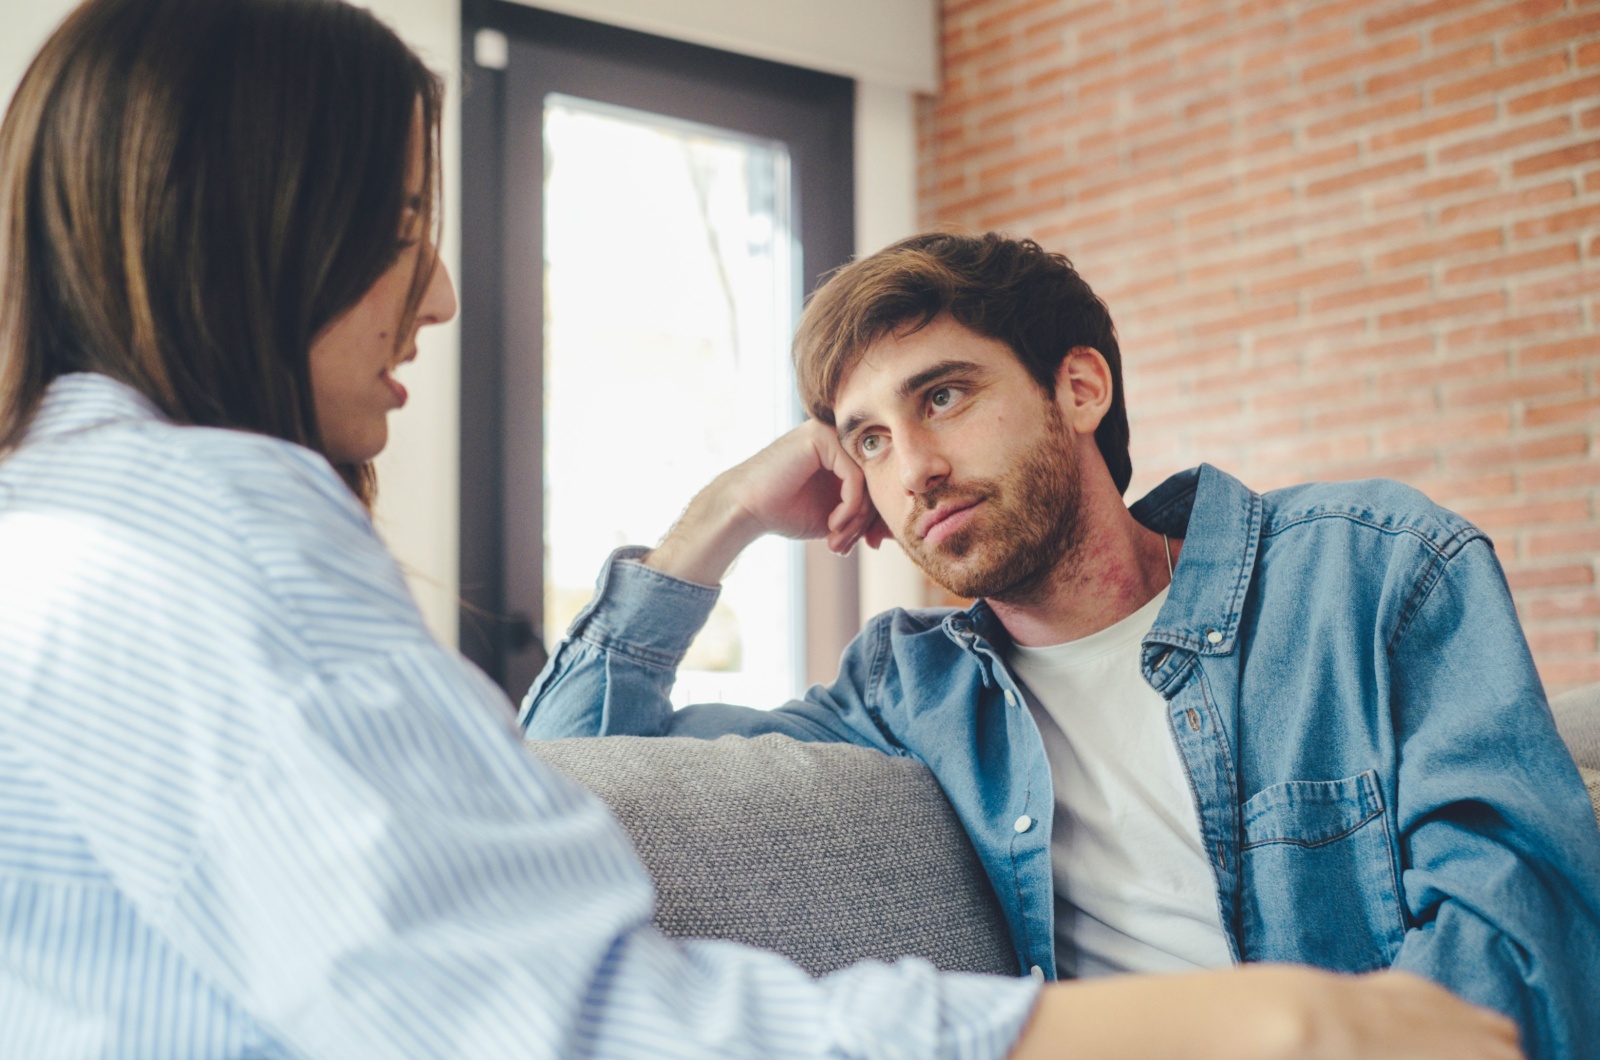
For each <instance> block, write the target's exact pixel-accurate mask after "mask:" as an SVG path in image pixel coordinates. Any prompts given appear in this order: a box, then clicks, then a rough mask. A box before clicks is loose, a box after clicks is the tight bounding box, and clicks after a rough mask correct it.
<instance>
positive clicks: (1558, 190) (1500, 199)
mask: <svg viewBox="0 0 1600 1060" xmlns="http://www.w3.org/2000/svg"><path fill="white" fill-rule="evenodd" d="M1574 194H1575V193H1574V191H1573V190H1572V182H1571V181H1570V180H1558V181H1553V182H1552V183H1549V184H1540V185H1539V186H1538V187H1534V188H1524V189H1520V190H1518V191H1508V192H1503V193H1501V194H1499V195H1490V196H1488V197H1487V198H1482V199H1474V200H1472V201H1471V202H1464V203H1457V204H1456V205H1453V206H1445V207H1442V208H1441V209H1440V210H1439V223H1440V224H1441V225H1451V224H1454V223H1455V222H1457V221H1471V220H1475V219H1477V218H1479V217H1495V218H1500V219H1504V218H1505V217H1506V215H1507V214H1512V213H1516V212H1517V211H1519V210H1523V209H1525V208H1527V207H1530V206H1543V205H1545V204H1547V203H1552V202H1560V201H1561V200H1563V199H1570V198H1572V197H1573V195H1574Z"/></svg>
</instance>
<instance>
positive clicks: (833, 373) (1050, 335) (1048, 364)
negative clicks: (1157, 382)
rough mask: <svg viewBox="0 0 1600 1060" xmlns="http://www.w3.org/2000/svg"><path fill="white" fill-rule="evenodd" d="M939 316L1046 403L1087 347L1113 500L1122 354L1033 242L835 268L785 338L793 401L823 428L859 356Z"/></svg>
mask: <svg viewBox="0 0 1600 1060" xmlns="http://www.w3.org/2000/svg"><path fill="white" fill-rule="evenodd" d="M942 313H948V314H950V316H951V317H952V318H953V319H954V320H955V321H956V323H958V324H961V325H962V326H964V327H967V328H970V329H971V330H972V331H974V332H976V333H978V334H979V335H983V336H985V337H986V338H991V339H995V340H998V341H1000V342H1003V343H1005V344H1006V345H1007V346H1009V347H1011V350H1012V352H1013V353H1015V354H1016V355H1017V359H1018V360H1019V361H1021V362H1022V365H1023V367H1024V368H1026V369H1027V370H1028V374H1029V375H1031V376H1032V377H1033V379H1034V382H1036V383H1038V384H1039V387H1040V388H1041V389H1042V390H1043V391H1044V392H1045V393H1046V394H1047V395H1054V394H1055V389H1056V380H1055V375H1056V369H1057V368H1059V367H1060V366H1061V361H1062V359H1063V358H1065V357H1066V355H1067V353H1068V352H1069V351H1071V350H1072V349H1073V348H1075V347H1078V346H1089V347H1092V348H1094V349H1096V350H1099V351H1100V353H1101V354H1102V355H1103V356H1104V357H1105V359H1106V363H1107V364H1108V365H1110V367H1111V407H1110V408H1109V409H1107V410H1106V415H1105V418H1104V419H1102V420H1101V421H1100V426H1099V427H1098V428H1097V429H1096V430H1095V432H1094V440H1095V444H1096V445H1097V446H1098V447H1099V449H1100V455H1101V456H1102V457H1104V458H1105V462H1106V467H1107V468H1108V469H1109V470H1110V471H1111V479H1112V481H1113V482H1115V483H1116V485H1117V489H1118V490H1119V491H1121V490H1126V489H1127V488H1128V482H1129V480H1130V479H1132V477H1133V462H1132V460H1130V459H1129V456H1128V411H1127V407H1126V405H1125V404H1124V401H1123V393H1122V354H1121V353H1120V352H1119V351H1118V349H1117V335H1116V329H1115V328H1114V327H1113V326H1112V323H1111V314H1110V313H1109V312H1108V311H1107V310H1106V307H1105V303H1104V302H1102V301H1100V299H1099V298H1097V297H1096V296H1095V293H1094V292H1093V291H1092V290H1090V289H1089V285H1088V284H1087V283H1085V282H1084V281H1083V277H1081V276H1079V275H1078V271H1077V270H1076V269H1074V268H1073V267H1072V262H1070V261H1068V260H1067V258H1066V257H1065V256H1064V255H1061V254H1052V253H1050V252H1048V251H1046V250H1044V249H1043V248H1042V247H1040V246H1039V244H1037V243H1035V242H1034V241H1033V240H1031V239H1008V238H1006V237H1005V236H1002V235H998V234H996V233H993V232H990V233H988V234H986V235H982V236H969V235H957V234H952V233H946V232H933V233H928V234H924V235H919V236H912V237H911V238H910V239H903V240H901V241H900V242H898V243H896V244H894V245H893V246H891V247H888V248H886V249H884V250H880V251H879V252H878V253H876V254H873V255H872V256H870V257H866V258H863V259H861V260H860V261H856V262H852V263H850V264H849V265H846V266H844V267H843V268H841V269H839V270H838V271H837V272H836V273H834V275H833V276H832V277H831V278H830V279H829V280H828V282H827V283H825V284H824V285H823V286H822V287H821V288H820V289H819V290H818V291H817V293H816V294H815V295H813V296H812V298H811V302H810V304H809V305H807V306H806V311H805V315H804V316H803V317H802V318H801V320H800V328H799V330H798V331H797V332H796V333H795V338H794V363H795V376H796V379H797V380H798V382H799V386H800V399H801V401H802V402H803V403H804V404H805V407H806V409H807V410H808V411H809V412H810V413H811V415H813V416H815V417H816V418H817V419H819V420H821V421H822V422H823V423H828V424H832V423H833V422H834V420H833V401H834V398H835V397H836V396H837V394H838V390H839V386H840V384H841V383H842V382H843V380H844V377H845V375H846V374H847V373H848V372H849V371H850V370H851V369H852V368H854V367H855V365H856V362H857V361H859V360H860V359H861V355H862V354H863V353H865V352H866V350H867V347H869V346H871V345H872V344H873V343H875V342H877V341H879V340H880V339H882V338H884V337H886V336H888V335H890V334H905V333H908V332H914V331H917V330H918V329H920V328H923V327H926V326H927V325H928V324H930V323H932V322H933V320H934V318H935V317H937V316H939V315H940V314H942Z"/></svg>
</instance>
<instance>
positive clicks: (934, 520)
mask: <svg viewBox="0 0 1600 1060" xmlns="http://www.w3.org/2000/svg"><path fill="white" fill-rule="evenodd" d="M982 503H983V499H982V498H981V497H979V498H974V499H973V500H969V501H956V502H954V503H952V504H941V505H940V506H939V507H937V508H935V509H934V510H933V511H931V512H929V513H928V514H927V515H924V516H923V517H922V518H921V519H918V520H917V536H918V537H920V538H922V540H924V541H926V542H928V543H929V544H933V545H937V544H938V543H939V542H941V541H943V540H944V539H945V538H947V537H949V536H950V535H951V534H953V533H955V532H956V531H957V530H960V529H961V528H962V527H963V526H965V525H967V523H968V522H969V521H971V519H972V511H973V509H975V508H977V506H978V505H980V504H982Z"/></svg>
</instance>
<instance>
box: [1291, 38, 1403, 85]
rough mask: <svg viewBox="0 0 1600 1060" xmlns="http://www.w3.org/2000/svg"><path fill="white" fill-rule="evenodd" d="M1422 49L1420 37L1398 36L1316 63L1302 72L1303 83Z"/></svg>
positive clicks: (1301, 79) (1401, 57)
mask: <svg viewBox="0 0 1600 1060" xmlns="http://www.w3.org/2000/svg"><path fill="white" fill-rule="evenodd" d="M1421 50H1422V41H1421V39H1420V38H1418V37H1414V36H1407V37H1396V38H1394V39H1393V40H1388V41H1384V42H1383V43H1382V44H1375V45H1373V46H1372V47H1370V48H1363V49H1361V50H1360V51H1355V52H1350V53H1349V54H1347V55H1341V56H1339V58H1337V59H1329V60H1327V61H1326V62H1320V63H1314V64H1312V65H1310V66H1307V67H1306V68H1305V69H1304V70H1302V71H1301V72H1300V82H1301V84H1307V85H1309V84H1311V83H1312V82H1314V81H1325V80H1327V79H1328V78H1330V77H1338V76H1339V75H1340V74H1347V73H1349V72H1350V71H1352V70H1359V69H1363V68H1366V67H1370V66H1376V65H1378V64H1380V63H1386V62H1391V61H1393V60H1395V59H1403V58H1405V57H1406V56H1408V55H1416V54H1417V53H1418V52H1420V51H1421Z"/></svg>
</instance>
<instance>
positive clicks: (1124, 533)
mask: <svg viewBox="0 0 1600 1060" xmlns="http://www.w3.org/2000/svg"><path fill="white" fill-rule="evenodd" d="M1084 515H1085V519H1084V523H1083V525H1082V527H1081V529H1082V531H1083V536H1082V538H1081V539H1080V540H1079V541H1078V544H1077V546H1076V547H1075V548H1073V549H1072V551H1071V552H1069V553H1068V554H1067V555H1065V556H1063V557H1062V560H1061V562H1060V563H1059V564H1057V565H1056V568H1055V569H1054V570H1053V571H1051V572H1050V574H1049V575H1047V576H1046V579H1045V581H1044V582H1043V583H1042V584H1040V585H1038V586H1037V587H1035V589H1034V590H1033V591H1032V592H1030V593H1028V594H1027V595H1026V596H1025V597H1022V598H1018V599H995V598H991V599H990V600H988V601H987V602H988V604H989V607H990V609H991V610H993V611H994V614H995V617H996V618H998V619H999V620H1000V622H1001V624H1002V625H1004V626H1005V628H1006V632H1007V633H1009V634H1010V635H1011V639H1012V640H1013V641H1014V642H1016V643H1017V644H1019V645H1021V646H1023V647H1029V648H1033V647H1041V646H1044V645H1049V644H1065V643H1066V642H1067V641H1072V640H1078V639H1080V638H1082V637H1087V636H1089V635H1090V634H1091V633H1098V632H1099V631H1100V630H1102V629H1105V628H1107V627H1108V626H1113V625H1116V624H1117V623H1118V622H1120V621H1122V620H1123V619H1125V618H1127V617H1128V616H1129V615H1131V614H1133V613H1134V612H1135V611H1137V610H1139V608H1141V607H1143V606H1144V605H1145V604H1147V603H1149V602H1150V601H1151V600H1153V599H1154V598H1155V596H1156V594H1157V593H1159V592H1161V590H1162V589H1165V588H1166V587H1167V585H1168V583H1169V579H1168V577H1167V551H1166V549H1167V543H1166V541H1165V539H1164V538H1163V537H1162V536H1161V535H1160V534H1158V533H1156V532H1155V531H1153V530H1147V529H1145V528H1144V527H1143V526H1141V525H1139V523H1138V522H1136V521H1135V520H1134V518H1133V516H1132V515H1130V514H1128V509H1127V507H1126V506H1124V505H1123V503H1122V498H1121V497H1120V496H1119V497H1116V498H1115V502H1114V504H1106V505H1102V506H1099V513H1097V512H1096V509H1095V506H1088V509H1087V510H1086V511H1085V512H1084ZM1171 544H1172V559H1173V561H1174V562H1176V561H1177V558H1178V551H1179V549H1180V548H1181V547H1182V542H1181V541H1173V542H1172V543H1171Z"/></svg>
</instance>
